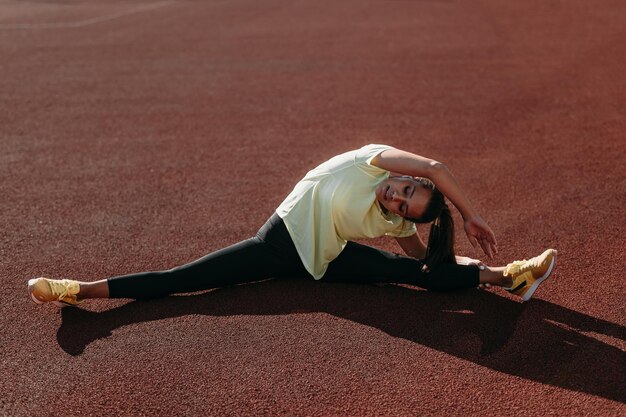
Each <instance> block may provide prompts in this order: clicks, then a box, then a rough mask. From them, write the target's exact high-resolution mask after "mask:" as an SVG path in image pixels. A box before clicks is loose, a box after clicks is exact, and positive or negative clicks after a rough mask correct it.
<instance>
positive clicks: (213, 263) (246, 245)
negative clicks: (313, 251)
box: [79, 237, 286, 298]
mask: <svg viewBox="0 0 626 417" xmlns="http://www.w3.org/2000/svg"><path fill="white" fill-rule="evenodd" d="M280 261H281V260H280V257H279V256H278V254H277V253H276V252H275V251H273V250H272V248H271V247H269V245H268V244H267V243H266V242H264V241H263V240H261V239H260V238H259V237H254V238H251V239H248V240H244V241H243V242H239V243H236V244H234V245H232V246H229V247H227V248H224V249H220V250H218V251H216V252H212V253H209V254H208V255H206V256H203V257H202V258H200V259H197V260H195V261H193V262H191V263H188V264H186V265H181V266H178V267H176V268H173V269H169V270H166V271H158V272H142V273H138V274H130V275H123V276H117V277H113V278H109V279H108V280H107V283H108V290H109V294H108V297H109V298H154V297H162V296H165V295H169V294H175V293H186V292H194V291H201V290H207V289H212V288H219V287H224V286H227V285H235V284H241V283H244V282H252V281H259V280H262V279H266V278H271V277H276V276H281V275H283V274H284V273H285V272H286V271H284V269H285V268H284V265H283V264H281V262H280ZM96 285H98V284H96ZM87 288H88V287H87ZM81 292H82V291H81ZM88 295H89V289H87V292H85V293H83V294H82V296H81V295H80V293H79V298H86V297H87V296H88Z"/></svg>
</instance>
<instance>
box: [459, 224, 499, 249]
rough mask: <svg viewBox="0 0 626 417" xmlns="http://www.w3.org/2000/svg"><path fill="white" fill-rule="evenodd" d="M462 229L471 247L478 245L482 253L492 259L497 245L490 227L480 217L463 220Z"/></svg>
mask: <svg viewBox="0 0 626 417" xmlns="http://www.w3.org/2000/svg"><path fill="white" fill-rule="evenodd" d="M464 228H465V233H466V234H467V238H468V239H469V241H470V243H471V244H472V246H473V247H474V248H477V247H478V246H479V245H480V247H481V248H482V250H483V252H485V254H486V255H487V256H489V258H492V259H493V255H494V254H496V253H498V244H497V243H496V236H495V235H494V234H493V230H491V227H489V225H488V224H487V223H486V222H485V221H484V220H483V219H482V218H481V217H480V216H474V217H470V218H469V219H467V220H465V224H464Z"/></svg>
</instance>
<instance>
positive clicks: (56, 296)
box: [28, 277, 80, 306]
mask: <svg viewBox="0 0 626 417" xmlns="http://www.w3.org/2000/svg"><path fill="white" fill-rule="evenodd" d="M79 291H80V284H79V282H78V281H72V280H69V279H60V280H59V279H48V278H43V277H41V278H33V279H31V280H29V281H28V292H29V293H30V297H31V298H32V299H33V301H34V302H36V303H37V304H43V303H48V302H53V303H54V304H56V305H58V306H66V305H69V306H75V305H77V304H79V303H80V301H78V299H77V298H76V294H78V292H79Z"/></svg>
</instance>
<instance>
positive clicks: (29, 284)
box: [28, 278, 44, 304]
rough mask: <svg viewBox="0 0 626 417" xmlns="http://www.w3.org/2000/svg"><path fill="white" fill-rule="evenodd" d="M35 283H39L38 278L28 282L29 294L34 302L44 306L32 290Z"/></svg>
mask: <svg viewBox="0 0 626 417" xmlns="http://www.w3.org/2000/svg"><path fill="white" fill-rule="evenodd" d="M35 281H37V278H32V279H29V280H28V293H29V294H30V298H32V300H33V301H34V302H35V303H36V304H43V303H44V302H43V301H41V300H38V299H37V298H35V295H34V294H33V291H32V288H33V286H34V285H35Z"/></svg>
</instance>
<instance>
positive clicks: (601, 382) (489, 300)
mask: <svg viewBox="0 0 626 417" xmlns="http://www.w3.org/2000/svg"><path fill="white" fill-rule="evenodd" d="M310 312H324V313H328V314H331V315H334V316H336V317H341V318H344V319H346V320H351V321H354V322H357V323H360V324H363V325H366V326H371V327H374V328H377V329H380V330H381V331H383V332H385V333H387V334H389V335H391V336H394V337H401V338H403V339H406V340H410V341H412V342H414V343H419V344H421V345H425V346H428V347H430V348H433V349H436V350H439V351H442V352H446V353H448V354H450V355H454V356H456V357H459V358H462V359H465V360H468V361H472V362H474V363H476V364H479V365H482V366H486V367H488V368H491V369H494V370H497V371H501V372H505V373H507V374H510V375H516V376H520V377H523V378H526V379H529V380H533V381H538V382H541V383H544V384H550V385H554V386H558V387H562V388H567V389H570V390H574V391H580V392H585V393H589V394H594V395H598V396H601V397H604V398H608V399H610V400H614V401H620V402H622V403H624V402H626V388H625V383H624V371H625V370H626V353H625V351H624V348H623V347H624V342H625V341H626V328H624V327H623V326H620V325H618V324H615V323H610V322H608V321H604V320H600V319H596V318H594V317H590V316H587V315H585V314H582V313H579V312H576V311H574V310H570V309H567V308H564V307H561V306H558V305H556V304H552V303H549V302H547V301H542V300H540V299H533V300H531V301H530V302H528V303H526V304H521V303H518V302H514V301H511V300H508V299H506V298H504V297H501V296H498V295H496V294H494V293H490V292H487V291H465V292H460V293H452V294H437V293H430V292H426V291H421V290H417V289H413V288H410V287H406V286H397V285H384V286H376V285H355V284H344V283H322V282H313V281H312V280H304V279H280V280H268V281H262V282H257V283H252V284H244V285H238V286H232V287H226V288H221V289H217V290H212V291H209V292H205V293H202V294H198V295H189V296H171V297H166V298H160V299H154V300H145V301H133V302H130V303H128V304H126V305H123V306H121V307H118V308H114V309H112V310H108V311H104V312H101V313H95V312H90V311H87V310H82V309H80V308H64V309H62V311H61V315H62V324H61V327H60V328H59V331H58V333H57V340H58V342H59V345H60V346H61V348H62V349H63V350H64V351H66V352H67V353H69V354H70V355H79V354H81V353H82V352H83V351H84V349H85V348H86V346H87V345H89V344H90V343H91V342H93V341H95V340H98V339H102V338H105V337H108V336H110V335H111V332H112V331H113V330H114V329H117V328H119V327H122V326H126V325H129V324H133V323H139V322H145V321H152V320H162V319H166V318H170V317H179V316H186V315H192V314H205V315H210V316H233V315H284V314H297V313H310Z"/></svg>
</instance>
